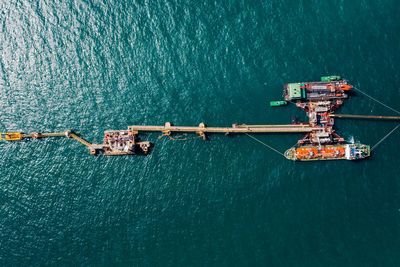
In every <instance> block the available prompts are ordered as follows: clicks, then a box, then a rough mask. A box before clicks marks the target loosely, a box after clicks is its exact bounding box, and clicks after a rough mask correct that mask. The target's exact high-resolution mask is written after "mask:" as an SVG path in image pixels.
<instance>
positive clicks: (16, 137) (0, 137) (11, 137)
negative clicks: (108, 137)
mask: <svg viewBox="0 0 400 267" xmlns="http://www.w3.org/2000/svg"><path fill="white" fill-rule="evenodd" d="M47 137H67V138H73V139H75V140H77V141H78V142H80V143H82V144H83V145H85V146H86V147H90V146H91V145H92V144H91V143H89V142H88V141H86V140H84V139H83V138H81V137H79V136H78V135H77V134H76V133H74V132H72V131H70V130H67V131H65V132H57V133H39V132H34V133H29V134H25V133H21V132H14V133H0V141H21V140H23V139H26V138H32V139H39V138H47Z"/></svg>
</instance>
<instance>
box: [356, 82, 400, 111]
mask: <svg viewBox="0 0 400 267" xmlns="http://www.w3.org/2000/svg"><path fill="white" fill-rule="evenodd" d="M353 89H355V90H356V91H358V92H360V93H362V94H363V95H365V96H367V97H369V98H371V99H372V100H374V101H376V102H378V103H379V104H381V105H383V106H384V107H387V108H388V109H390V110H392V111H394V112H396V113H397V114H400V111H398V110H396V109H394V108H392V107H389V106H388V105H386V104H384V103H382V102H381V101H379V100H378V99H376V98H374V97H372V96H370V95H369V94H367V93H364V92H363V91H361V90H360V89H357V88H355V87H353Z"/></svg>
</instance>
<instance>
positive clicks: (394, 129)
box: [371, 124, 400, 151]
mask: <svg viewBox="0 0 400 267" xmlns="http://www.w3.org/2000/svg"><path fill="white" fill-rule="evenodd" d="M399 127H400V124H399V125H397V126H396V127H394V128H393V129H392V130H391V131H390V132H389V133H388V134H387V135H385V136H384V137H383V138H382V139H381V140H379V142H378V143H376V144H375V145H374V146H373V147H372V148H371V151H372V150H374V149H375V148H376V147H377V146H378V145H379V144H380V143H382V142H383V141H384V140H385V139H386V138H388V137H389V135H391V134H392V133H393V132H394V131H396V130H397V128H399Z"/></svg>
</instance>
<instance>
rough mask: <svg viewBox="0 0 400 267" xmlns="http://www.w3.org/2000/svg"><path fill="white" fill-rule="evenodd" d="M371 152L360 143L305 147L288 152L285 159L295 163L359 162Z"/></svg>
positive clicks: (366, 146) (294, 148)
mask: <svg viewBox="0 0 400 267" xmlns="http://www.w3.org/2000/svg"><path fill="white" fill-rule="evenodd" d="M370 152H371V150H370V147H369V146H368V145H363V144H359V143H356V144H338V145H325V146H313V145H305V146H301V147H297V148H296V147H293V148H290V149H288V150H286V152H285V157H286V158H287V159H290V160H294V161H312V160H334V159H346V160H357V159H364V158H367V157H369V156H370Z"/></svg>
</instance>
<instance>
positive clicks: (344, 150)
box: [0, 76, 400, 161]
mask: <svg viewBox="0 0 400 267" xmlns="http://www.w3.org/2000/svg"><path fill="white" fill-rule="evenodd" d="M352 88H353V86H352V85H349V84H348V82H347V81H346V80H344V79H341V77H340V76H324V77H322V78H321V81H318V82H300V83H288V84H285V85H284V91H283V95H284V99H285V101H272V102H271V103H270V105H271V106H281V105H286V104H287V102H292V103H294V104H295V105H296V106H297V107H299V108H301V109H302V110H304V111H305V112H306V113H307V116H308V119H309V121H308V122H302V123H297V122H294V123H293V124H288V125H246V124H233V125H232V126H231V127H207V126H206V125H205V124H204V123H200V124H199V125H198V126H197V127H192V126H174V125H172V124H171V123H169V122H167V123H165V125H164V126H144V125H133V126H129V127H128V129H127V130H115V131H105V132H104V138H103V143H102V144H91V143H89V142H87V141H86V140H84V139H82V138H81V137H79V136H78V135H77V134H76V133H74V132H72V131H70V130H67V131H65V132H58V133H38V132H35V133H30V134H24V133H22V132H12V133H0V141H20V140H24V139H27V138H32V139H39V138H46V137H67V138H73V139H75V140H77V141H79V142H80V143H82V144H83V145H85V146H86V147H87V148H88V149H89V151H90V153H91V154H92V155H108V156H119V155H134V154H147V153H148V152H149V151H150V148H151V143H150V142H149V141H141V140H140V138H139V134H140V133H141V132H161V133H162V135H161V137H162V136H169V137H170V138H171V139H174V138H173V137H172V135H173V134H174V133H194V134H197V135H198V137H200V138H202V139H204V140H206V139H207V135H208V134H218V133H223V134H225V135H228V134H246V135H249V136H250V134H255V133H258V134H262V133H305V136H304V137H303V138H302V139H300V140H299V141H298V142H297V145H296V146H294V147H291V148H289V149H288V150H287V151H286V152H285V153H284V154H283V155H284V156H285V157H286V158H287V159H290V160H295V161H313V160H333V159H347V160H357V159H363V158H367V157H369V156H370V152H371V148H370V146H368V145H363V144H360V143H347V142H346V141H345V139H344V138H342V137H341V136H339V135H338V134H337V133H336V132H335V130H334V128H333V126H334V117H337V118H353V119H387V120H400V117H394V116H363V115H344V114H342V115H341V114H334V111H335V110H336V109H337V108H338V107H340V106H341V105H342V104H343V100H344V99H347V98H348V97H349V94H348V92H349V91H350V90H351V89H352ZM398 126H400V125H398ZM398 126H397V127H398ZM397 127H396V128H395V129H397ZM395 129H394V130H395ZM394 130H393V131H394ZM391 133H392V132H391ZM250 137H252V138H254V137H253V136H250ZM385 138H386V137H385ZM254 139H256V138H254ZM257 141H259V140H257ZM382 141H383V140H382ZM259 142H260V141H259ZM270 148H271V147H270ZM274 150H275V149H274ZM277 152H278V151H277ZM278 153H280V152H278Z"/></svg>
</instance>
